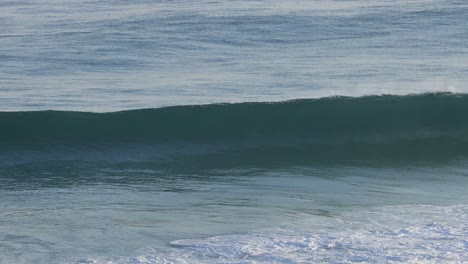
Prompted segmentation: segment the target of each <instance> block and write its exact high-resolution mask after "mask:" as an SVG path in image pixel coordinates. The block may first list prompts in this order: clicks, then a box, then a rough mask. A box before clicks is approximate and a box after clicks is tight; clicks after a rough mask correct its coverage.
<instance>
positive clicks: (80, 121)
mask: <svg viewBox="0 0 468 264" xmlns="http://www.w3.org/2000/svg"><path fill="white" fill-rule="evenodd" d="M467 113H468V95H466V94H451V93H431V94H419V95H406V96H395V95H384V96H366V97H358V98H352V97H330V98H321V99H304V100H293V101H286V102H276V103H239V104H213V105H193V106H175V107H166V108H159V109H142V110H130V111H121V112H111V113H90V112H64V111H34V112H1V113H0V122H1V124H2V129H1V130H0V146H1V149H2V150H0V155H1V153H3V154H7V153H12V152H15V151H18V150H22V151H24V150H28V151H33V150H34V151H38V150H40V151H42V152H47V153H51V152H55V153H58V152H65V153H67V152H73V153H77V152H80V151H83V152H86V151H88V152H89V151H94V152H96V151H101V152H104V153H105V152H106V151H107V152H109V151H110V150H113V151H118V152H120V153H123V152H126V151H129V152H131V151H130V150H132V151H133V152H136V153H140V154H141V153H142V152H154V151H155V150H156V149H157V152H158V153H159V154H162V155H164V154H165V153H171V152H180V151H182V150H187V151H188V152H191V153H193V152H197V153H205V152H207V151H212V150H216V151H217V152H219V151H221V152H223V153H226V152H230V153H231V152H233V151H247V152H248V153H250V156H252V155H253V154H255V153H258V155H267V156H268V155H274V154H275V153H276V154H278V152H284V153H286V154H287V153H290V154H294V153H296V154H297V155H299V156H301V155H306V156H322V154H329V156H330V158H333V157H334V156H339V155H357V156H359V155H364V154H366V153H367V154H366V155H368V156H372V155H374V154H376V153H386V152H389V153H393V154H394V155H405V154H407V153H409V154H410V156H411V155H413V154H411V153H414V154H418V155H419V154H423V155H427V154H428V153H433V154H434V155H435V154H437V155H445V154H450V153H451V154H453V155H466V154H468V114H467ZM187 151H182V152H187ZM283 156H284V155H283Z"/></svg>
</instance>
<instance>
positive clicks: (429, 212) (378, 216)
mask: <svg viewBox="0 0 468 264" xmlns="http://www.w3.org/2000/svg"><path fill="white" fill-rule="evenodd" d="M466 223H468V205H457V206H450V207H444V206H395V207H384V208H379V209H375V210H370V211H366V212H356V213H355V212H351V213H346V214H343V215H342V216H341V217H339V218H335V219H330V221H328V225H327V226H322V227H321V228H318V229H310V228H308V229H303V228H300V227H291V228H288V229H284V228H283V229H270V230H263V231H257V232H252V233H248V234H230V235H220V236H214V237H208V238H201V239H183V240H177V241H173V242H171V245H172V246H173V251H172V252H170V253H168V254H165V255H161V254H158V253H151V254H148V255H142V256H138V257H130V258H119V259H114V260H109V259H107V260H105V261H104V260H93V261H95V262H91V263H466V262H468V241H467V239H468V226H467V225H466Z"/></svg>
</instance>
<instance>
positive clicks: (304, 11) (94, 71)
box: [0, 0, 468, 111]
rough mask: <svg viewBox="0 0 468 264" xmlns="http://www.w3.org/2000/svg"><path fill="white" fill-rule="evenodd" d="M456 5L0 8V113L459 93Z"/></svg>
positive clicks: (321, 2) (79, 3)
mask: <svg viewBox="0 0 468 264" xmlns="http://www.w3.org/2000/svg"><path fill="white" fill-rule="evenodd" d="M466 24H468V3H466V1H460V0H448V1H437V0H433V1H431V0H404V1H383V0H382V1H379V0H360V1H333V0H318V1H300V0H293V1H287V2H285V1H277V0H271V1H158V0H154V1H151V0H138V1H123V0H122V1H118V0H116V1H83V0H70V1H58V0H33V1H28V0H22V1H5V0H3V1H1V3H0V25H1V27H0V60H1V62H2V63H1V64H0V74H1V80H0V89H1V92H2V96H1V97H0V109H1V110H37V109H61V110H79V111H113V110H123V109H129V108H132V109H139V108H153V107H161V106H169V105H175V104H177V105H186V104H198V103H213V102H244V101H278V100H279V101H282V100H286V99H296V98H304V97H307V98H310V97H323V96H330V95H353V96H355V95H366V94H381V93H398V94H406V93H420V92H427V91H452V92H466V91H467V88H466V85H465V83H466V81H467V77H466V76H467V73H468V72H467V68H468V48H467V47H468V45H467V41H466V39H467V38H468V31H467V30H466V26H465V25H466Z"/></svg>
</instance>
